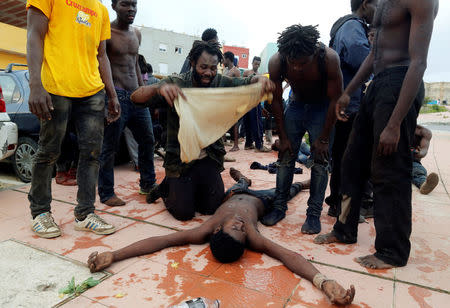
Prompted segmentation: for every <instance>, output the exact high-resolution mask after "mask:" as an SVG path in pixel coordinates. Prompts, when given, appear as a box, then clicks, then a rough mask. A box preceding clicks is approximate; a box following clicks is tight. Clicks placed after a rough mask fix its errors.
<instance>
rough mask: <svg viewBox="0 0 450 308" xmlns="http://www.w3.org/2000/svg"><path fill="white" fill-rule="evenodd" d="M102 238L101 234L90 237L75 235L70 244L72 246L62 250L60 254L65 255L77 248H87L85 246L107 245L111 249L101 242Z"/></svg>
mask: <svg viewBox="0 0 450 308" xmlns="http://www.w3.org/2000/svg"><path fill="white" fill-rule="evenodd" d="M104 238H105V236H102V237H99V238H91V237H89V236H81V237H77V238H76V239H75V243H74V245H73V246H72V248H71V249H69V250H66V251H65V252H63V253H62V255H63V256H66V255H68V254H69V253H72V252H74V251H75V250H77V249H87V248H92V247H107V248H109V249H112V247H111V246H109V245H107V244H105V243H103V239H104Z"/></svg>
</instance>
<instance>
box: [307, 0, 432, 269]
mask: <svg viewBox="0 0 450 308" xmlns="http://www.w3.org/2000/svg"><path fill="white" fill-rule="evenodd" d="M438 9H439V1H438V0H397V1H389V0H380V1H379V5H378V8H377V11H376V13H375V19H374V24H373V26H374V28H375V30H376V34H375V42H374V46H373V49H372V50H371V52H370V54H369V56H368V57H367V58H366V60H365V61H364V63H363V64H362V66H361V68H360V69H359V71H358V73H357V74H356V76H355V77H354V78H353V80H352V81H351V82H350V84H349V85H348V87H347V88H346V89H345V92H344V94H343V95H342V97H341V98H340V99H339V101H338V104H337V106H336V115H337V117H338V119H339V120H342V121H345V120H346V119H347V117H346V115H345V109H346V108H347V106H348V105H349V102H350V94H351V93H353V92H354V91H355V90H356V89H357V88H359V87H360V86H361V85H362V83H363V82H365V80H367V78H368V77H369V76H370V74H372V73H374V74H375V77H374V79H373V81H372V83H371V84H370V86H369V88H368V90H367V93H366V96H365V97H364V101H363V103H362V104H361V108H360V111H359V113H358V115H357V117H356V119H355V122H354V124H353V130H352V133H351V135H350V140H349V144H348V146H347V149H346V152H345V154H344V159H343V161H342V171H343V175H342V178H343V179H345V181H343V182H342V194H343V199H342V212H341V215H340V216H339V218H338V220H337V222H336V223H335V225H334V228H333V230H332V231H331V232H330V233H328V234H324V235H320V236H318V237H317V238H316V239H315V242H316V243H318V244H326V243H333V242H341V243H346V244H351V243H356V241H357V236H358V217H359V210H360V209H359V204H360V200H361V194H362V185H361V184H362V183H365V181H367V179H368V178H369V176H370V178H371V181H372V184H373V193H374V209H375V211H374V214H375V217H374V218H375V230H376V238H375V250H376V252H375V254H371V255H367V256H364V257H359V258H357V259H355V261H356V262H358V263H360V264H361V265H362V266H364V267H367V268H375V269H382V268H391V267H398V266H405V265H406V264H407V262H408V258H409V253H410V250H411V243H410V241H409V237H410V235H411V171H412V165H413V157H412V152H411V147H412V144H413V139H414V131H415V129H416V121H417V116H418V114H419V110H420V107H421V104H422V101H423V97H424V86H423V82H422V78H423V74H424V72H425V69H426V66H427V55H428V47H429V45H430V39H431V34H432V32H433V24H434V19H435V18H436V15H437V13H438Z"/></svg>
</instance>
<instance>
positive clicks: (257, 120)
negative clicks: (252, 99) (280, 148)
mask: <svg viewBox="0 0 450 308" xmlns="http://www.w3.org/2000/svg"><path fill="white" fill-rule="evenodd" d="M260 115H261V104H258V106H256V107H255V108H253V109H252V110H250V111H249V112H247V113H246V114H245V115H244V125H245V146H251V145H252V144H253V142H255V147H256V148H257V149H260V148H262V146H263V143H262V134H261V130H262V120H261V116H260Z"/></svg>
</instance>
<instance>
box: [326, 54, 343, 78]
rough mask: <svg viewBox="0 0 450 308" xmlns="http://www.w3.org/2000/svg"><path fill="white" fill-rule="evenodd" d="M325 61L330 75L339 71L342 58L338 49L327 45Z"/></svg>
mask: <svg viewBox="0 0 450 308" xmlns="http://www.w3.org/2000/svg"><path fill="white" fill-rule="evenodd" d="M325 62H326V64H327V71H328V75H331V76H333V75H334V74H333V73H334V72H336V73H337V72H339V71H340V67H341V60H340V59H339V56H338V54H337V53H336V51H334V50H333V49H331V48H329V47H325ZM331 76H330V77H331Z"/></svg>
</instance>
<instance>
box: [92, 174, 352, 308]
mask: <svg viewBox="0 0 450 308" xmlns="http://www.w3.org/2000/svg"><path fill="white" fill-rule="evenodd" d="M230 175H231V176H232V177H233V179H234V180H235V181H237V184H235V185H234V186H233V187H232V188H231V189H229V190H228V191H227V193H226V197H225V201H224V202H223V203H222V205H221V206H220V207H219V208H218V209H217V211H216V213H215V214H214V215H213V216H212V217H211V218H210V219H209V220H207V221H206V222H204V223H203V224H202V225H201V226H199V227H197V228H193V229H191V230H184V231H178V232H176V233H172V234H168V235H163V236H155V237H150V238H147V239H144V240H141V241H138V242H135V243H133V244H131V245H129V246H127V247H125V248H122V249H119V250H116V251H108V252H103V253H100V254H98V253H97V252H93V253H92V254H91V255H90V256H89V259H88V266H89V268H90V270H91V272H97V271H101V270H103V269H105V268H107V267H108V266H110V265H111V264H112V263H114V262H117V261H121V260H124V259H128V258H132V257H137V256H141V255H146V254H150V253H154V252H157V251H160V250H162V249H164V248H168V247H172V246H182V245H188V244H204V243H206V242H207V241H208V240H209V244H210V248H211V252H212V253H213V255H214V257H215V258H216V259H217V260H219V261H220V262H222V263H230V262H234V261H236V260H238V259H239V258H240V257H241V256H242V254H243V253H244V249H245V248H246V247H247V248H249V249H251V250H254V251H258V252H262V253H265V254H267V255H269V256H271V257H272V258H275V259H277V260H280V261H281V262H282V263H283V264H284V265H285V266H286V267H287V268H289V269H290V270H291V271H293V272H294V273H296V274H297V275H299V276H301V277H303V278H305V279H308V280H309V281H311V282H312V283H313V284H314V285H315V286H316V287H317V288H319V289H321V290H322V291H323V292H324V293H325V295H326V296H327V297H328V298H329V299H330V301H331V302H333V303H336V304H343V305H344V304H350V303H351V302H352V301H353V297H354V296H355V288H354V286H353V285H352V286H350V289H348V290H345V289H344V288H343V287H342V286H341V285H339V284H338V283H337V282H336V281H334V280H331V279H328V278H326V277H325V276H324V275H323V274H321V273H320V272H319V271H318V270H317V269H316V268H315V267H314V266H313V265H312V264H311V263H309V262H308V261H307V260H306V259H304V258H303V257H302V256H301V255H300V254H298V253H296V252H294V251H291V250H289V249H287V248H284V247H282V246H280V245H278V244H276V243H274V242H272V241H271V240H269V239H267V238H265V237H264V236H262V235H261V234H260V233H259V232H258V228H257V222H258V219H259V218H261V217H263V216H264V214H265V213H266V212H268V211H270V210H271V207H272V203H273V200H274V198H275V188H273V189H269V190H259V191H255V190H250V189H249V188H248V187H249V186H250V185H251V180H249V179H248V178H246V177H245V176H243V175H242V174H241V173H240V172H239V171H238V170H236V169H233V168H231V169H230ZM309 184H310V181H309V180H308V181H305V182H298V183H294V184H292V185H291V189H290V194H289V198H290V199H291V198H293V197H294V196H295V195H297V194H298V193H299V192H300V191H301V190H302V189H309Z"/></svg>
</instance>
